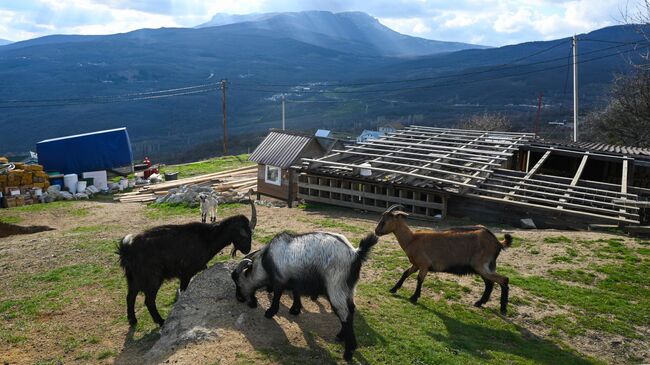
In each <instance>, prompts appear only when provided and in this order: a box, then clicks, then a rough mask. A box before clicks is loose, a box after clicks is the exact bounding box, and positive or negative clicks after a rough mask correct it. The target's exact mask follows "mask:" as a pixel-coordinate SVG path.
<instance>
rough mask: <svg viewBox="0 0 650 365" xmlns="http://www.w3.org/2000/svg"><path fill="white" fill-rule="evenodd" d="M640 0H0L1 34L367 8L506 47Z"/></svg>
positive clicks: (396, 21) (113, 29) (406, 24)
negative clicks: (257, 14)
mask: <svg viewBox="0 0 650 365" xmlns="http://www.w3.org/2000/svg"><path fill="white" fill-rule="evenodd" d="M639 1H641V0H571V1H565V0H453V1H432V0H330V1H326V0H245V1H244V0H216V1H215V0H0V38H4V39H9V40H13V41H19V40H25V39H30V38H35V37H40V36H44V35H48V34H112V33H120V32H127V31H130V30H134V29H139V28H159V27H192V26H194V25H197V24H200V23H203V22H206V21H208V20H209V19H210V18H211V17H212V16H213V15H214V14H215V13H230V14H245V13H252V12H277V11H301V10H330V11H334V12H339V11H364V12H367V13H369V14H371V15H372V16H374V17H376V18H378V19H379V20H380V21H381V22H382V23H383V24H385V25H387V26H389V27H391V28H392V29H395V30H397V31H399V32H401V33H405V34H409V35H414V36H419V37H424V38H429V39H438V40H447V41H460V42H469V43H478V44H485V45H490V46H500V45H505V44H513V43H520V42H525V41H532V40H547V39H554V38H560V37H565V36H570V35H572V34H574V33H582V32H588V31H591V30H594V29H598V28H602V27H605V26H608V25H615V24H619V23H621V21H622V19H623V16H622V13H624V12H625V11H632V10H633V9H635V7H636V5H637V4H638V3H639Z"/></svg>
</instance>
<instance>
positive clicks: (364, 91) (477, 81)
mask: <svg viewBox="0 0 650 365" xmlns="http://www.w3.org/2000/svg"><path fill="white" fill-rule="evenodd" d="M646 47H647V46H646ZM636 50H637V49H636V48H635V49H629V50H625V51H619V52H615V53H610V54H607V55H603V56H599V57H593V58H589V59H582V60H581V61H579V62H578V64H581V63H586V62H591V61H596V60H600V59H603V58H607V57H612V56H616V55H621V54H624V53H628V52H632V51H636ZM589 53H593V52H585V54H589ZM583 55H584V54H583ZM561 59H564V57H562V58H561ZM530 65H534V64H524V65H521V66H520V67H524V66H530ZM564 67H565V66H564V65H560V66H554V67H546V68H542V69H538V70H531V71H526V72H520V73H515V74H510V75H504V76H498V77H492V78H487V79H481V80H470V81H454V82H447V83H440V84H432V85H421V86H412V87H403V88H395V89H375V90H354V91H352V90H339V91H333V90H326V91H325V90H324V91H299V92H296V93H298V94H366V93H380V92H399V91H407V90H421V89H431V88H437V87H446V86H453V85H459V84H473V83H479V82H485V81H493V80H501V79H506V78H510V77H515V76H524V75H528V74H533V73H538V72H544V71H550V70H556V69H560V68H564ZM239 90H240V91H250V92H262V93H276V94H277V93H282V92H284V91H280V90H267V89H246V88H240V89H239Z"/></svg>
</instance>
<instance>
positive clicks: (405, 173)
mask: <svg viewBox="0 0 650 365" xmlns="http://www.w3.org/2000/svg"><path fill="white" fill-rule="evenodd" d="M303 161H307V162H323V164H324V165H332V166H343V167H351V168H360V169H361V168H363V169H368V170H375V171H382V172H389V173H393V174H398V175H407V176H416V177H419V178H421V179H426V180H432V181H438V182H442V183H447V184H452V185H459V186H469V187H475V185H470V184H465V183H463V182H461V181H454V180H448V179H443V178H439V177H434V176H427V175H421V174H411V173H408V172H406V171H400V170H391V169H384V168H380V167H367V166H360V165H355V164H347V163H340V162H331V161H319V160H315V159H311V158H303Z"/></svg>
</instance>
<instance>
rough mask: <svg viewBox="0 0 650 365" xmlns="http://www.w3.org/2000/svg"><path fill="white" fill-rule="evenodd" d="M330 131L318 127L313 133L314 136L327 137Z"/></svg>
mask: <svg viewBox="0 0 650 365" xmlns="http://www.w3.org/2000/svg"><path fill="white" fill-rule="evenodd" d="M330 134H331V132H330V131H329V130H327V129H319V130H317V131H316V134H314V135H315V136H316V137H329V136H330Z"/></svg>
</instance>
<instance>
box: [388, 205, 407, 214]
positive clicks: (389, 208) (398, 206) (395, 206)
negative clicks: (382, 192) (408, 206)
mask: <svg viewBox="0 0 650 365" xmlns="http://www.w3.org/2000/svg"><path fill="white" fill-rule="evenodd" d="M395 209H404V206H403V205H402V204H393V205H391V206H390V207H388V209H386V211H385V212H384V214H387V213H390V212H392V211H394V210H395Z"/></svg>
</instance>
